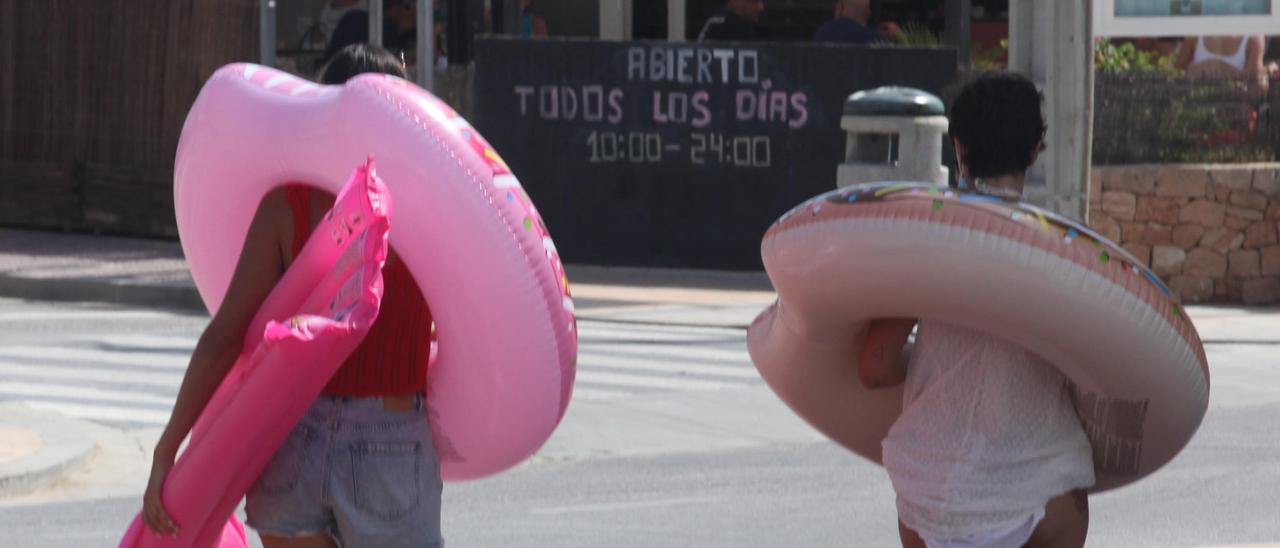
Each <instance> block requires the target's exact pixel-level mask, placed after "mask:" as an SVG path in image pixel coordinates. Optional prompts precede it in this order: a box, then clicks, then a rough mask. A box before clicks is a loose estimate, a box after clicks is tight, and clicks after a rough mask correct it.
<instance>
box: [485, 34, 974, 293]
mask: <svg viewBox="0 0 1280 548" xmlns="http://www.w3.org/2000/svg"><path fill="white" fill-rule="evenodd" d="M475 66H476V91H477V100H478V104H477V108H476V112H477V119H476V120H475V124H476V126H477V127H478V128H479V129H480V131H481V132H482V133H483V134H484V135H485V137H486V138H487V139H488V140H489V141H490V142H491V143H492V144H493V145H494V147H495V148H496V149H497V150H498V152H499V153H500V154H502V156H503V158H504V159H506V161H507V162H508V163H509V164H510V165H511V168H512V170H513V171H514V172H515V174H516V175H517V176H518V177H519V178H520V181H521V182H522V183H523V184H524V186H525V188H526V189H527V190H528V192H529V194H530V195H531V196H532V197H533V200H534V202H535V203H536V204H537V206H538V209H539V210H540V212H541V213H542V216H543V219H544V220H545V221H546V223H547V225H548V228H549V229H550V230H551V233H552V235H553V236H554V237H555V239H556V245H557V248H558V249H559V251H560V253H561V256H562V257H564V258H565V260H566V261H568V262H571V263H580V264H606V265H635V266H662V267H680V268H717V269H755V268H759V267H760V237H761V235H763V233H764V230H765V229H766V228H768V226H769V224H770V223H771V222H773V220H774V219H776V218H777V217H778V216H779V215H781V214H782V213H783V212H785V211H786V210H788V209H789V208H791V207H792V206H794V205H795V204H797V203H799V202H800V201H802V200H804V199H806V198H809V197H811V196H813V195H815V194H818V193H820V192H823V191H826V190H830V189H832V188H835V177H836V166H837V165H838V164H839V163H840V162H841V161H843V159H844V148H845V133H844V132H843V130H841V129H840V116H841V110H842V107H843V104H844V100H845V98H846V97H848V95H849V94H850V93H853V92H855V91H858V90H862V89H868V88H873V87H878V86H883V85H904V86H911V87H916V88H920V89H923V90H926V91H930V92H933V93H935V94H940V93H941V92H942V91H943V88H944V87H945V86H946V85H948V84H949V83H951V82H952V81H953V80H954V79H955V77H956V54H955V51H954V50H951V49H905V48H887V47H881V48H865V47H852V46H823V45H809V44H804V45H787V44H760V45H748V44H691V43H670V42H601V41H594V40H532V41H530V40H519V39H509V38H481V39H478V40H477V41H476V65H475Z"/></svg>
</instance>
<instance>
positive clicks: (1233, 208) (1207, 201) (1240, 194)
mask: <svg viewBox="0 0 1280 548" xmlns="http://www.w3.org/2000/svg"><path fill="white" fill-rule="evenodd" d="M1088 218H1089V225H1090V226H1091V227H1092V228H1093V229H1094V230H1097V231H1098V232H1100V233H1102V235H1103V236H1106V237H1107V238H1108V239H1111V240H1113V241H1116V242H1119V243H1120V244H1121V245H1122V246H1123V247H1124V248H1125V249H1127V250H1129V252H1130V253H1132V254H1133V255H1135V256H1136V257H1137V258H1138V259H1140V260H1142V261H1144V262H1145V263H1146V264H1147V265H1148V266H1150V267H1151V269H1152V270H1153V271H1154V272H1155V273H1156V274H1157V275H1159V276H1160V277H1161V278H1162V279H1164V280H1165V282H1166V283H1168V284H1169V287H1170V289H1172V290H1173V291H1174V292H1175V293H1177V294H1178V295H1179V296H1180V297H1181V298H1182V300H1183V302H1184V303H1203V302H1215V303H1244V304H1249V305H1264V304H1275V303H1280V240H1278V239H1277V233H1278V232H1280V164H1276V163H1266V164H1212V165H1200V164H1164V165H1132V166H1095V167H1094V168H1093V173H1092V176H1091V180H1090V185H1089V215H1088Z"/></svg>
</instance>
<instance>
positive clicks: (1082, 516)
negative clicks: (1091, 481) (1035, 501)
mask: <svg viewBox="0 0 1280 548" xmlns="http://www.w3.org/2000/svg"><path fill="white" fill-rule="evenodd" d="M1087 536H1089V494H1088V493H1086V492H1084V491H1069V492H1066V493H1063V494H1061V495H1058V496H1057V497H1054V498H1052V499H1050V500H1049V503H1048V504H1046V505H1045V507H1044V520H1043V521H1041V522H1040V524H1039V525H1037V526H1036V530H1035V532H1034V533H1032V534H1031V539H1030V540H1028V541H1027V546H1029V547H1031V548H1078V547H1080V546H1084V540H1085V537H1087Z"/></svg>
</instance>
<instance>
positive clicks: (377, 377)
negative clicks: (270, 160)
mask: <svg viewBox="0 0 1280 548" xmlns="http://www.w3.org/2000/svg"><path fill="white" fill-rule="evenodd" d="M287 194H288V198H289V206H290V208H291V209H292V210H293V242H292V249H293V255H294V256H295V257H296V256H297V255H298V253H299V252H301V251H302V246H303V245H304V244H306V243H307V238H308V237H310V235H311V193H310V190H309V189H308V188H307V187H304V186H300V185H293V186H290V187H289V188H288V190H287ZM382 276H383V288H384V291H383V295H382V308H381V310H380V311H379V312H378V319H377V320H376V321H374V323H373V326H372V327H371V328H370V329H369V334H368V336H366V337H365V339H364V342H362V343H360V346H359V347H357V348H356V350H355V352H353V353H352V354H351V356H350V357H348V358H347V361H346V362H344V363H343V364H342V368H341V369H339V370H338V372H337V373H336V374H335V375H334V376H333V378H332V379H331V380H330V381H329V384H328V385H327V386H325V388H324V393H325V394H328V395H332V396H383V395H392V394H407V393H412V392H421V393H426V389H427V364H428V363H429V361H430V358H431V355H430V353H431V339H432V337H433V336H434V333H433V331H432V320H431V310H430V309H429V308H427V301H426V299H424V298H423V297H422V291H421V290H419V289H418V284H417V283H416V282H414V280H413V276H412V275H411V274H410V273H409V269H408V268H406V267H405V266H404V262H403V261H401V260H400V258H399V257H392V258H389V259H388V261H387V264H386V265H385V266H384V267H383V268H382Z"/></svg>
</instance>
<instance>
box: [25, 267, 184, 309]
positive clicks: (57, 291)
mask: <svg viewBox="0 0 1280 548" xmlns="http://www.w3.org/2000/svg"><path fill="white" fill-rule="evenodd" d="M0 296H4V297H13V298H18V299H25V300H30V301H92V302H102V303H110V304H118V305H129V306H141V307H148V308H169V309H180V310H190V311H193V312H203V311H204V301H202V300H201V299H200V293H199V292H198V291H196V288H194V287H184V286H158V285H136V284H121V283H112V282H110V281H98V280H88V279H65V278H64V279H40V278H25V277H21V276H6V275H0Z"/></svg>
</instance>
